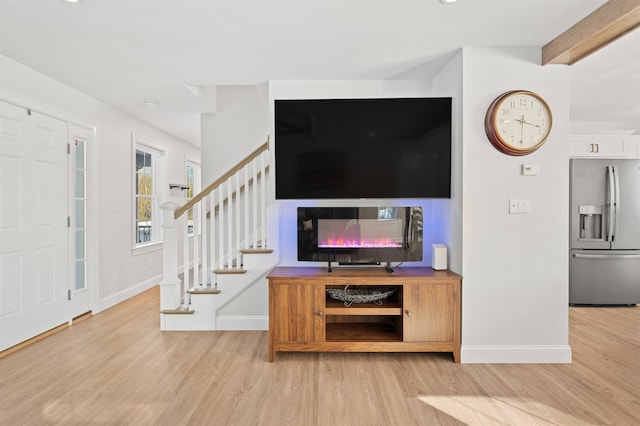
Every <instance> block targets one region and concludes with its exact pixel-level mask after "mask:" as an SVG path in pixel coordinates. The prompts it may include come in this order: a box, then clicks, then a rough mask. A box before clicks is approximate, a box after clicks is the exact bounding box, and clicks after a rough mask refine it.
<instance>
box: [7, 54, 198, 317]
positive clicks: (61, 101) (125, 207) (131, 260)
mask: <svg viewBox="0 0 640 426" xmlns="http://www.w3.org/2000/svg"><path fill="white" fill-rule="evenodd" d="M0 70H1V72H2V74H1V78H0V89H1V90H2V92H3V93H4V94H5V95H7V96H9V97H11V98H12V99H20V100H24V101H25V102H26V103H27V104H28V105H27V106H31V107H32V108H33V109H34V110H38V109H39V108H46V109H48V110H51V111H56V112H59V113H60V114H61V115H63V118H64V119H66V120H70V121H73V120H76V119H77V121H79V122H82V123H90V124H91V125H93V126H95V129H96V133H95V134H96V139H95V142H94V145H95V146H93V147H91V146H90V147H88V153H89V156H90V159H89V161H90V164H91V165H92V166H93V169H92V170H91V169H90V170H89V174H90V175H91V176H93V178H92V179H91V181H90V185H91V183H93V186H91V187H90V188H89V189H90V191H91V192H90V193H89V200H88V201H89V203H90V204H91V205H92V206H94V207H95V208H94V210H95V211H94V218H95V220H97V226H96V227H94V228H95V231H96V233H95V234H93V235H92V237H93V238H92V241H93V242H94V243H95V245H96V253H95V255H96V256H95V259H94V262H95V261H96V260H97V263H94V264H93V271H94V272H95V277H96V280H97V283H95V284H97V286H98V288H97V292H96V297H97V298H96V301H95V307H96V310H97V311H100V310H102V309H105V308H107V307H109V306H112V305H113V304H115V303H118V302H120V301H122V300H124V299H126V298H128V297H130V296H132V295H134V294H136V293H137V292H139V291H142V290H145V289H146V288H149V287H151V286H153V285H155V284H157V283H158V282H159V281H160V277H161V274H162V250H161V247H160V246H157V247H155V248H154V249H153V250H145V251H143V252H141V253H139V254H137V253H136V252H135V251H134V250H132V247H133V220H134V214H133V188H134V184H133V171H132V170H133V158H132V142H131V133H132V132H135V134H136V136H137V137H139V138H141V139H143V140H144V141H145V142H147V143H150V144H153V145H157V146H161V147H163V148H164V149H166V162H165V163H166V166H167V176H166V179H165V181H166V182H167V183H173V182H181V183H186V169H185V168H186V161H187V160H189V161H193V162H196V163H199V162H200V153H199V149H198V148H197V147H194V146H192V145H189V144H187V143H186V142H183V141H181V140H178V139H177V138H175V137H173V136H170V135H168V134H166V133H163V132H161V131H160V130H158V129H156V128H154V127H152V126H150V125H148V124H146V123H144V122H141V121H139V120H137V119H135V118H133V117H131V116H128V115H126V114H124V113H122V112H120V111H118V110H116V109H114V108H113V107H110V106H108V105H106V104H104V103H102V102H100V101H98V100H96V99H94V98H91V97H89V96H87V95H85V94H83V93H81V92H79V91H77V90H74V89H71V88H69V87H67V86H65V85H63V84H61V83H59V82H57V81H55V80H53V79H51V78H49V77H46V76H44V75H43V74H40V73H38V72H36V71H34V70H32V69H30V68H27V67H25V66H23V65H21V64H19V63H17V62H15V61H13V60H11V59H9V58H6V57H3V56H0ZM90 238H91V237H90Z"/></svg>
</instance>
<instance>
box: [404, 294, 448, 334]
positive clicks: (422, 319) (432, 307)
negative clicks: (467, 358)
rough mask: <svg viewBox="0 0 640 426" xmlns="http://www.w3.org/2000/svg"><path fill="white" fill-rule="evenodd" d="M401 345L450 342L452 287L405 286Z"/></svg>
mask: <svg viewBox="0 0 640 426" xmlns="http://www.w3.org/2000/svg"><path fill="white" fill-rule="evenodd" d="M403 298H404V302H403V303H404V340H405V342H453V340H454V315H455V312H454V310H453V306H454V303H453V301H454V286H453V284H414V285H405V286H404V292H403Z"/></svg>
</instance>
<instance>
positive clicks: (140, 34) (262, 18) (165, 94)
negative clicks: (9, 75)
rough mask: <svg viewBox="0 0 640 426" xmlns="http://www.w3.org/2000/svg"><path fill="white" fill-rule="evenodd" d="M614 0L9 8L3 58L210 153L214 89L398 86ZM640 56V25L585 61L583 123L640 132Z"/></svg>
mask: <svg viewBox="0 0 640 426" xmlns="http://www.w3.org/2000/svg"><path fill="white" fill-rule="evenodd" d="M604 2H605V1H604V0H553V1H551V0H460V2H459V3H456V4H453V5H443V4H441V3H440V1H439V0H414V1H404V0H377V1H373V0H340V1H326V0H289V1H269V0H227V1H222V0H119V1H118V0H80V3H78V4H70V3H66V2H63V1H62V0H0V53H1V54H3V55H5V56H7V57H9V58H12V59H14V60H16V61H18V62H20V63H22V64H24V65H26V66H29V67H31V68H33V69H35V70H37V71H40V72H41V73H43V74H46V75H48V76H50V77H52V78H54V79H56V80H58V81H60V82H63V83H65V84H67V85H68V86H71V87H73V88H75V89H77V90H80V91H82V92H84V93H86V94H88V95H90V96H92V97H95V98H97V99H100V100H102V101H104V102H105V103H107V104H111V105H113V106H114V107H116V108H118V109H121V110H123V111H125V112H127V113H129V114H131V115H134V116H136V117H138V118H140V119H142V120H144V121H147V122H149V123H151V124H153V125H155V126H156V127H158V128H161V129H163V130H165V131H166V132H168V133H170V134H173V135H175V136H177V137H179V138H180V139H183V140H185V141H187V142H189V143H192V144H194V145H197V146H199V144H200V124H199V114H200V113H201V112H206V111H211V110H212V108H213V106H212V101H211V97H210V96H208V95H207V93H210V90H209V88H211V87H215V86H217V85H232V84H256V83H260V82H264V81H267V80H306V79H314V80H315V79H318V80H324V79H340V80H349V79H357V80H362V79H389V78H394V77H395V76H398V75H402V74H403V73H405V72H407V71H408V70H412V69H416V67H421V66H423V65H424V64H427V63H430V62H432V63H437V59H438V58H442V57H443V56H444V55H447V54H450V53H451V52H453V51H455V50H456V49H459V48H460V47H462V46H533V47H542V46H543V45H545V44H546V43H548V42H549V41H551V40H552V39H553V38H554V37H556V36H557V35H559V34H560V33H562V32H563V31H564V30H566V29H567V28H569V27H570V26H571V25H573V24H575V23H576V22H577V21H579V20H580V19H582V18H583V17H585V16H586V15H588V14H589V13H591V12H592V11H593V10H595V9H596V8H598V7H599V6H600V5H602V4H603V3H604ZM638 49H640V31H638V30H636V31H635V32H634V33H632V34H631V36H628V37H625V39H623V40H619V41H617V42H615V43H613V44H612V45H610V46H608V47H607V48H605V49H603V50H601V51H600V52H597V53H596V54H594V55H592V56H591V57H589V58H587V59H585V60H583V61H581V62H579V63H578V64H576V65H574V66H572V105H571V120H572V122H573V121H575V122H576V123H577V124H576V125H577V126H578V127H581V128H584V127H588V126H589V125H591V124H590V123H592V122H594V121H598V122H602V121H606V122H608V123H609V124H605V126H610V127H611V128H613V127H616V128H631V129H638V128H640V123H638V121H640V92H639V91H640V80H639V79H640V54H639V53H640V51H639V50H638ZM0 78H1V74H0ZM189 87H190V88H189ZM147 99H154V100H157V101H158V102H159V104H158V105H157V106H155V107H146V106H145V105H144V101H145V100H147ZM634 126H635V127H634Z"/></svg>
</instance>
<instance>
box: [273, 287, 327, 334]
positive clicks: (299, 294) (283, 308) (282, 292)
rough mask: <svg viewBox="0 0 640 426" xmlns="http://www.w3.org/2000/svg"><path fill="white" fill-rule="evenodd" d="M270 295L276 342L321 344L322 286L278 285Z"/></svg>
mask: <svg viewBox="0 0 640 426" xmlns="http://www.w3.org/2000/svg"><path fill="white" fill-rule="evenodd" d="M272 293H273V294H272V295H273V299H272V303H273V311H272V312H273V314H274V315H275V322H274V326H275V329H274V330H273V332H274V333H275V335H274V337H275V341H276V342H322V341H324V336H325V324H324V287H323V286H315V285H306V284H278V285H273V286H272Z"/></svg>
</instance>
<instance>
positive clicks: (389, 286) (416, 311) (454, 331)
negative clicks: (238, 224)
mask: <svg viewBox="0 0 640 426" xmlns="http://www.w3.org/2000/svg"><path fill="white" fill-rule="evenodd" d="M267 279H268V280H269V361H273V359H274V357H275V353H276V352H278V351H309V352H316V351H324V352H451V353H452V354H453V359H454V361H455V362H460V306H461V301H460V299H461V285H462V277H460V275H457V274H455V273H453V272H450V271H434V270H433V269H431V268H423V267H416V268H410V267H406V268H397V269H396V270H395V272H394V273H389V272H387V271H385V270H384V269H383V268H375V267H374V268H342V269H341V268H336V269H334V270H333V272H332V273H329V272H328V271H327V269H326V268H306V267H276V268H274V269H273V270H272V271H271V272H270V273H269V274H268V275H267ZM347 288H348V289H351V290H354V289H355V290H359V291H362V293H363V294H369V293H371V292H372V291H373V290H377V291H382V292H384V293H385V294H389V295H388V296H387V297H385V298H384V299H383V300H381V301H379V302H377V303H376V302H368V303H351V304H350V303H349V302H346V303H345V302H343V301H341V300H337V299H335V298H334V297H332V295H331V294H330V293H331V292H332V291H333V290H337V293H341V291H342V290H344V289H347ZM342 293H344V292H342Z"/></svg>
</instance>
